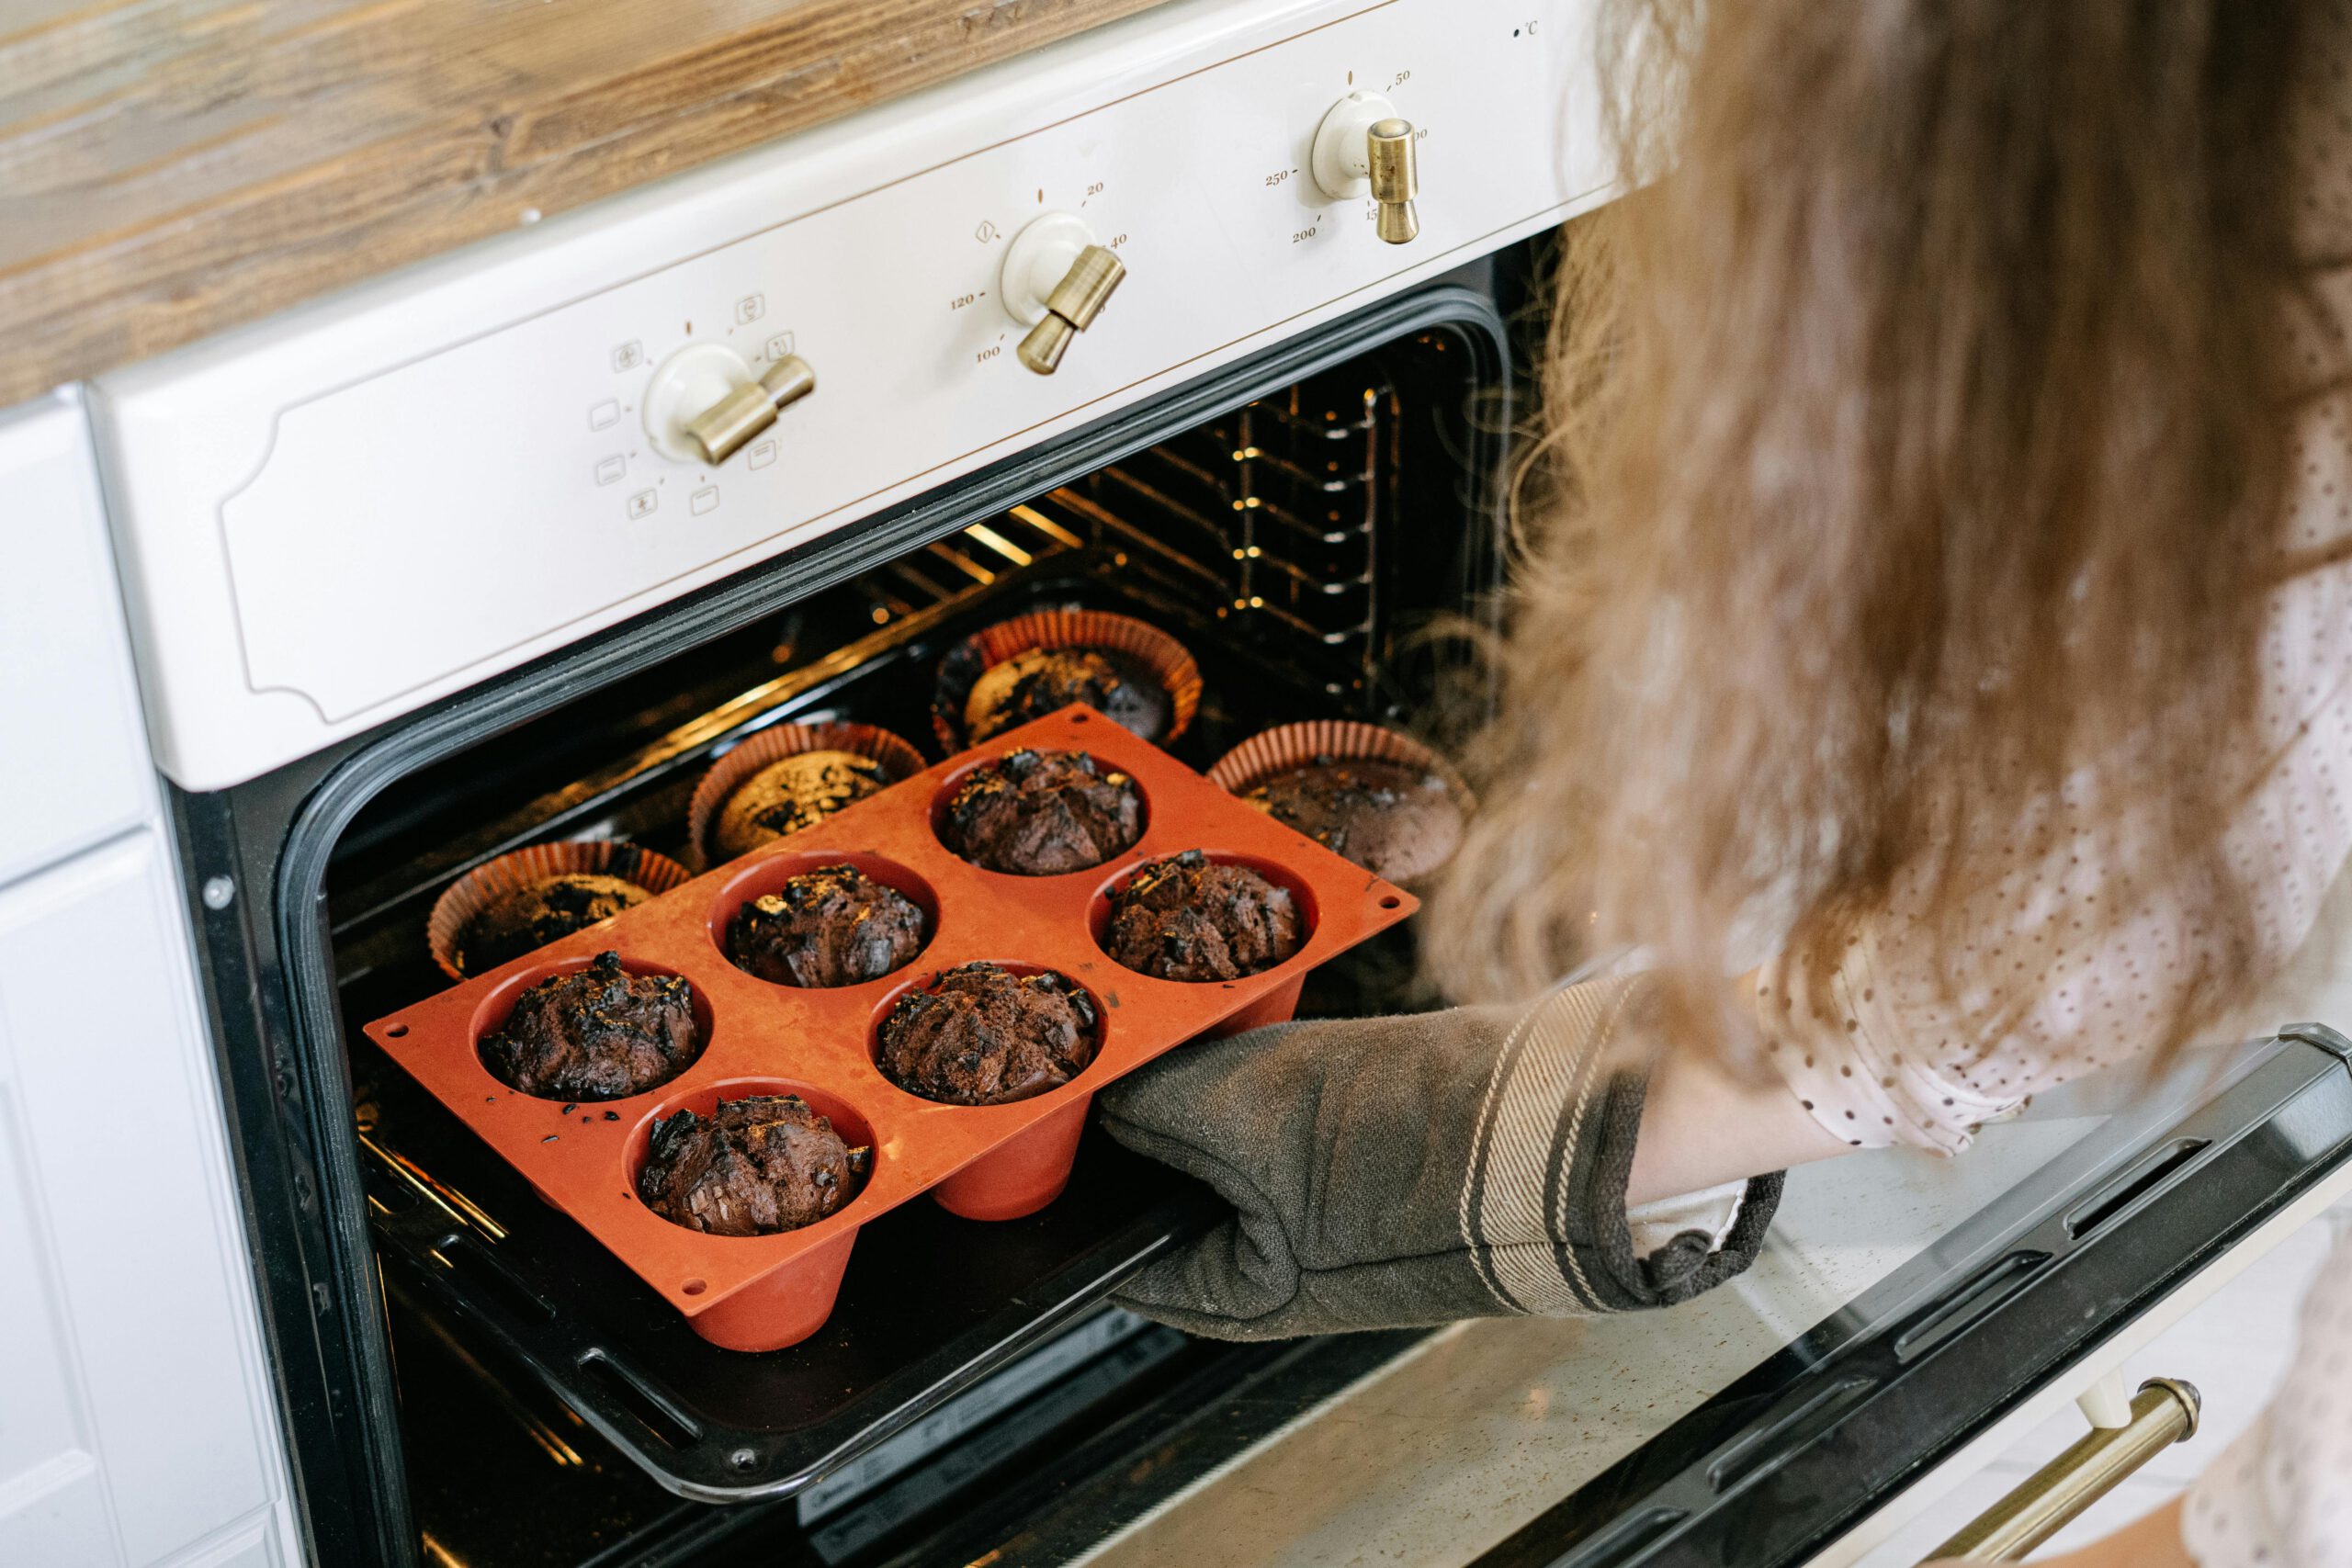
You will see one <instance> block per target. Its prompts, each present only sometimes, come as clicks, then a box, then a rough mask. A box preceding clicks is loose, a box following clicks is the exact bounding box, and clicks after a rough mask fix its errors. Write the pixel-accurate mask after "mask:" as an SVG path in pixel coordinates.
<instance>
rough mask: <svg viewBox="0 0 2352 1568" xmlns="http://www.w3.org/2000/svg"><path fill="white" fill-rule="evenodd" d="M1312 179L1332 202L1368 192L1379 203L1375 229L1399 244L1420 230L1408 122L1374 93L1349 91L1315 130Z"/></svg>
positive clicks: (1417, 179)
mask: <svg viewBox="0 0 2352 1568" xmlns="http://www.w3.org/2000/svg"><path fill="white" fill-rule="evenodd" d="M1310 163H1311V165H1312V167H1313V170H1314V174H1315V183H1316V184H1317V185H1318V186H1322V187H1323V194H1324V195H1326V196H1329V197H1332V198H1333V199H1334V200H1341V201H1344V200H1348V199H1351V198H1352V197H1361V196H1367V195H1368V196H1370V197H1372V198H1373V199H1374V201H1377V202H1378V203H1380V214H1379V217H1378V219H1377V220H1375V221H1374V226H1373V231H1374V233H1376V234H1378V235H1379V236H1380V237H1381V238H1382V239H1383V240H1385V241H1386V242H1387V243H1390V244H1392V245H1401V244H1403V243H1405V242H1406V241H1408V240H1409V239H1411V238H1412V237H1413V236H1414V235H1416V234H1418V233H1419V232H1420V231H1421V220H1420V215H1419V213H1418V212H1417V211H1415V210H1414V208H1413V202H1414V199H1415V198H1416V197H1419V195H1420V194H1421V175H1420V170H1419V167H1418V166H1417V164H1416V163H1415V160H1414V155H1413V126H1412V122H1411V121H1409V120H1408V119H1406V118H1403V117H1402V116H1400V115H1398V114H1397V106H1396V105H1395V104H1392V103H1390V102H1389V101H1388V100H1387V99H1386V98H1384V97H1382V96H1380V95H1379V94H1378V93H1350V94H1349V95H1348V96H1346V97H1344V98H1341V99H1340V101H1339V102H1338V103H1336V104H1333V105H1332V106H1331V109H1330V112H1329V113H1328V114H1326V115H1325V116H1324V117H1323V123H1322V124H1321V125H1319V126H1317V127H1316V128H1315V150H1314V156H1313V158H1312V159H1311V160H1310Z"/></svg>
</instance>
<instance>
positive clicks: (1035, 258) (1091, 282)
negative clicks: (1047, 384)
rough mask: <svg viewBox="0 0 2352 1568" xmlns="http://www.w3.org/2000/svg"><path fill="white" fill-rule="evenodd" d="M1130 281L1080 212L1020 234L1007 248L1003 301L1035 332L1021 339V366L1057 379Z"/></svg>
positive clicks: (1000, 287)
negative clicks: (1080, 339) (1074, 343)
mask: <svg viewBox="0 0 2352 1568" xmlns="http://www.w3.org/2000/svg"><path fill="white" fill-rule="evenodd" d="M1125 276H1127V269H1126V267H1125V265H1123V264H1122V263H1121V262H1120V260H1119V258H1118V256H1117V255H1116V254H1114V253H1112V252H1111V251H1110V250H1108V249H1106V248H1105V247H1103V246H1102V245H1098V244H1096V243H1094V234H1093V232H1092V231H1091V230H1089V229H1088V228H1087V226H1086V221H1085V220H1083V219H1081V218H1080V217H1078V216H1077V215H1076V214H1075V213H1069V212H1048V213H1046V215H1045V216H1044V217H1043V218H1039V219H1036V220H1034V221H1033V222H1031V223H1030V225H1029V226H1028V227H1027V228H1025V229H1023V230H1022V231H1021V232H1020V233H1018V234H1015V235H1014V236H1013V237H1012V244H1011V245H1009V246H1007V247H1006V248H1005V253H1004V266H1003V268H1002V269H1001V272H1000V274H999V276H998V278H997V298H998V299H1001V300H1003V301H1004V308H1005V310H1006V312H1007V313H1008V314H1010V315H1011V316H1012V319H1013V320H1014V321H1019V322H1020V323H1021V324H1022V325H1023V326H1026V327H1028V328H1029V329H1030V331H1029V335H1028V336H1027V337H1024V338H1023V339H1022V340H1021V347H1020V350H1019V351H1018V352H1019V356H1020V359H1021V363H1022V364H1023V365H1025V366H1027V367H1029V368H1030V369H1032V370H1035V372H1036V373H1037V374H1038V375H1040V376H1050V375H1052V374H1053V373H1054V371H1055V370H1056V368H1057V367H1059V366H1060V364H1061V362H1062V355H1064V354H1065V353H1066V352H1068V351H1069V344H1070V340H1071V339H1072V338H1074V337H1076V336H1077V335H1078V334H1079V333H1082V332H1084V331H1085V330H1086V329H1087V328H1089V327H1091V326H1092V325H1093V324H1094V318H1095V317H1096V316H1099V315H1101V314H1102V313H1103V304H1104V303H1105V302H1106V301H1107V300H1108V299H1110V298H1111V294H1112V291H1113V290H1114V289H1115V288H1118V287H1119V284H1120V281H1121V280H1122V279H1124V278H1125Z"/></svg>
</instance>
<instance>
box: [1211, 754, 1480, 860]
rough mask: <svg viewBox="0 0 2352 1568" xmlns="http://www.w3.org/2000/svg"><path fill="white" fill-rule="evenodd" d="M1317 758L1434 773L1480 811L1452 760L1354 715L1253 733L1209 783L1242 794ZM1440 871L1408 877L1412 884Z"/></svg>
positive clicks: (1466, 805) (1468, 811)
mask: <svg viewBox="0 0 2352 1568" xmlns="http://www.w3.org/2000/svg"><path fill="white" fill-rule="evenodd" d="M1317 762H1393V763H1395V764H1397V766H1398V767H1403V768H1415V769H1419V771H1421V772H1423V773H1430V774H1433V775H1435V776H1436V777H1437V778H1438V779H1439V780H1440V781H1442V783H1443V784H1444V785H1445V790H1446V793H1447V794H1448V795H1452V796H1453V803H1454V805H1455V806H1457V807H1460V808H1461V811H1462V815H1463V818H1464V820H1467V819H1468V818H1469V817H1470V816H1471V815H1472V814H1473V813H1474V812H1476V810H1477V809H1478V797H1477V796H1476V795H1473V794H1472V793H1471V791H1470V786H1469V784H1466V783H1464V781H1463V777H1462V774H1461V773H1459V772H1458V771H1457V770H1456V769H1455V768H1454V766H1453V763H1451V762H1449V761H1446V760H1445V759H1444V758H1443V757H1442V756H1440V755H1439V754H1438V753H1437V752H1435V751H1432V750H1430V748H1428V747H1427V746H1424V745H1422V744H1421V743H1420V742H1419V741H1418V740H1416V739H1413V738H1412V737H1411V736H1409V735H1403V734H1399V733H1398V732H1397V731H1396V730H1394V729H1384V728H1381V727H1380V726H1379V725H1376V724H1361V723H1358V722H1357V721H1355V720H1353V719H1340V718H1317V719H1308V720H1306V721H1305V722H1303V723H1299V724H1283V725H1277V726H1276V727H1275V728H1272V729H1268V730H1263V731H1261V732H1260V733H1258V734H1256V735H1253V736H1251V737H1250V739H1247V740H1244V741H1243V742H1242V743H1241V744H1240V745H1238V746H1236V747H1235V748H1234V749H1233V750H1230V751H1227V753H1226V754H1225V755H1224V756H1222V757H1219V758H1218V759H1217V760H1216V766H1214V767H1212V768H1210V769H1209V771H1208V774H1207V778H1208V781H1209V783H1211V784H1216V786H1217V787H1218V788H1220V789H1222V790H1224V791H1225V792H1226V793H1227V794H1228V795H1235V796H1237V797H1238V796H1242V795H1248V794H1249V793H1250V791H1251V790H1253V789H1255V788H1257V787H1258V785H1260V784H1263V783H1265V782H1266V781H1267V780H1268V779H1270V778H1272V777H1273V776H1274V775H1275V774H1276V773H1286V772H1288V771H1289V770H1291V769H1293V768H1304V767H1308V766H1311V765H1313V764H1314V763H1317ZM1436 869H1438V868H1436V867H1431V868H1430V872H1424V873H1421V874H1419V875H1418V876H1415V877H1413V878H1410V879H1408V880H1406V881H1405V883H1404V885H1405V886H1408V887H1409V886H1413V885H1414V884H1415V883H1418V882H1419V881H1421V880H1423V879H1425V878H1426V877H1427V876H1429V875H1430V874H1432V873H1434V871H1435V870H1436Z"/></svg>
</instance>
